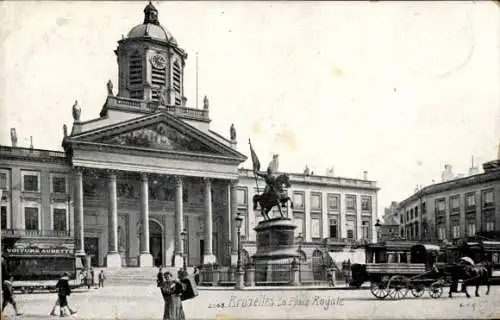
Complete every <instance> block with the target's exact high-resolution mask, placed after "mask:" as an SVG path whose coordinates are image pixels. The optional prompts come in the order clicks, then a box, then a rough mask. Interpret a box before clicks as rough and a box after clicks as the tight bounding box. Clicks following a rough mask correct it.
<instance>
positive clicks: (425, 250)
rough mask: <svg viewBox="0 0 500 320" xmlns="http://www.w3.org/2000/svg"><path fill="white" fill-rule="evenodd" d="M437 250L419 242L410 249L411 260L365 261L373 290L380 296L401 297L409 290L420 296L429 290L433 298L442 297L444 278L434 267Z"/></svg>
mask: <svg viewBox="0 0 500 320" xmlns="http://www.w3.org/2000/svg"><path fill="white" fill-rule="evenodd" d="M438 253H439V247H437V246H433V245H424V244H418V245H415V246H413V247H412V248H411V262H410V263H368V264H366V265H365V277H366V279H367V280H369V281H370V283H371V285H370V291H371V293H372V294H373V295H374V296H375V297H376V298H378V299H385V298H387V297H390V298H393V299H401V298H404V297H405V296H406V295H407V294H408V292H411V293H412V295H413V296H414V297H421V296H422V295H423V294H424V293H425V291H426V290H427V291H428V292H429V295H430V296H431V297H432V298H435V299H437V298H439V297H441V295H442V293H443V286H444V285H445V277H444V274H443V273H442V272H439V271H438V270H437V269H436V268H435V263H436V257H437V256H438Z"/></svg>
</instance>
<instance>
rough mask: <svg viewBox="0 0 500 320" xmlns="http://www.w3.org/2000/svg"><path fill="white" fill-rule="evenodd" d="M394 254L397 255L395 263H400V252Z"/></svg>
mask: <svg viewBox="0 0 500 320" xmlns="http://www.w3.org/2000/svg"><path fill="white" fill-rule="evenodd" d="M396 254H397V256H398V260H397V263H401V252H396Z"/></svg>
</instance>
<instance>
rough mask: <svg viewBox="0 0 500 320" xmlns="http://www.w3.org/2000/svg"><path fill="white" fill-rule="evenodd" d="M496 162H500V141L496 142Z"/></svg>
mask: <svg viewBox="0 0 500 320" xmlns="http://www.w3.org/2000/svg"><path fill="white" fill-rule="evenodd" d="M497 160H500V141H498V153H497Z"/></svg>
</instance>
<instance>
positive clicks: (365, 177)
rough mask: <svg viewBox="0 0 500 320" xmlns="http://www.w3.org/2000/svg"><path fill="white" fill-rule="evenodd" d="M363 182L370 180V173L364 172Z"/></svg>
mask: <svg viewBox="0 0 500 320" xmlns="http://www.w3.org/2000/svg"><path fill="white" fill-rule="evenodd" d="M363 180H368V171H366V170H365V171H363Z"/></svg>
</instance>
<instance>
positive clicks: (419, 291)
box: [411, 284, 425, 298]
mask: <svg viewBox="0 0 500 320" xmlns="http://www.w3.org/2000/svg"><path fill="white" fill-rule="evenodd" d="M424 293H425V286H424V285H423V284H419V285H416V286H412V288H411V294H412V295H413V296H414V297H415V298H420V297H421V296H423V295H424Z"/></svg>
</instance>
